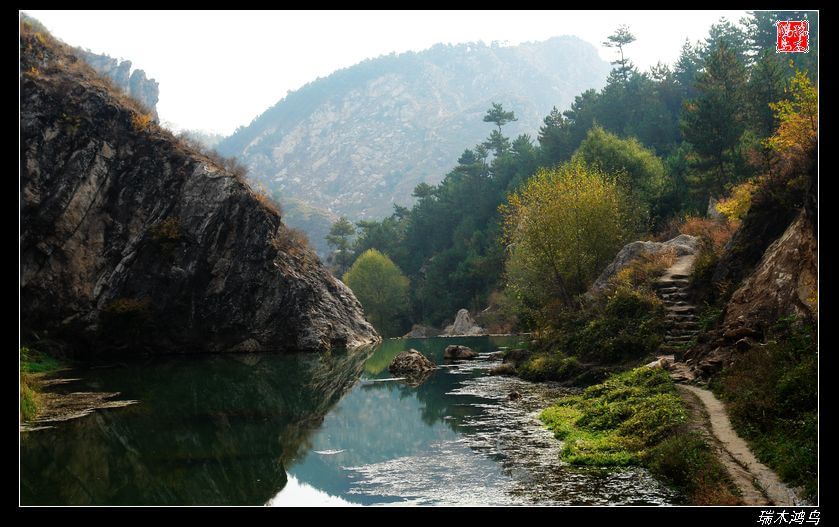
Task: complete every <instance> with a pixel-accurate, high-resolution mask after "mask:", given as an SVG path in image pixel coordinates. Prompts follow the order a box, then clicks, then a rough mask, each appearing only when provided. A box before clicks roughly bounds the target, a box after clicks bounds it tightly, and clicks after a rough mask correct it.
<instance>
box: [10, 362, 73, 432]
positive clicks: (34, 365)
mask: <svg viewBox="0 0 839 527" xmlns="http://www.w3.org/2000/svg"><path fill="white" fill-rule="evenodd" d="M64 365H65V364H64V362H62V361H60V360H59V359H56V358H55V357H52V356H50V355H47V354H46V353H41V352H40V351H37V350H34V349H32V348H28V347H26V346H23V347H21V348H20V413H21V415H22V416H23V420H24V421H31V420H32V419H34V418H35V416H36V415H37V413H38V390H37V388H36V387H35V386H34V385H33V383H32V382H31V381H30V378H29V376H30V375H32V374H35V373H47V372H51V371H54V370H57V369H59V368H62V367H63V366H64Z"/></svg>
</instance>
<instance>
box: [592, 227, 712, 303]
mask: <svg viewBox="0 0 839 527" xmlns="http://www.w3.org/2000/svg"><path fill="white" fill-rule="evenodd" d="M698 250H699V238H697V237H696V236H690V235H688V234H680V235H679V236H676V237H675V238H673V239H672V240H668V241H666V242H646V241H637V242H631V243H628V244H626V245H624V246H623V248H622V249H621V250H620V251H618V254H617V255H616V256H615V259H614V260H612V263H610V264H609V265H608V266H607V267H606V269H604V270H603V272H602V273H600V276H599V277H597V280H595V281H594V284H592V286H591V288H590V289H589V291H588V294H589V295H594V294H597V293H600V292H602V291H603V290H604V289H605V288H606V287H607V286H608V285H609V281H610V280H611V279H612V277H614V276H615V275H617V274H618V273H619V272H620V271H621V270H622V269H624V268H626V267H627V266H628V265H630V264H631V263H632V262H634V261H635V260H637V259H638V258H640V257H641V256H642V255H645V254H661V253H667V252H669V253H672V254H673V255H674V256H677V257H678V256H687V255H691V254H696V252H697V251H698Z"/></svg>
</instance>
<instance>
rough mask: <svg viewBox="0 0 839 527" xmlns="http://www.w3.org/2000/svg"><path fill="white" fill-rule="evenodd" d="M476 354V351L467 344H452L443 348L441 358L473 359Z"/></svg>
mask: <svg viewBox="0 0 839 527" xmlns="http://www.w3.org/2000/svg"><path fill="white" fill-rule="evenodd" d="M477 356H478V352H477V351H475V350H473V349H472V348H470V347H469V346H459V345H457V344H454V345H452V346H446V349H444V350H443V358H444V359H446V360H468V359H474V358H475V357H477Z"/></svg>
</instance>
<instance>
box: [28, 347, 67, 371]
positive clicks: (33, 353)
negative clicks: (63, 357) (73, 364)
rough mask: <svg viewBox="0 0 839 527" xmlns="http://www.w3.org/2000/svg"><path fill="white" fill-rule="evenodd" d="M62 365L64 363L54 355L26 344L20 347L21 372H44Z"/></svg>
mask: <svg viewBox="0 0 839 527" xmlns="http://www.w3.org/2000/svg"><path fill="white" fill-rule="evenodd" d="M63 366H64V363H63V362H61V361H60V360H58V359H56V358H55V357H52V356H50V355H47V354H45V353H41V352H39V351H37V350H33V349H31V348H27V347H26V346H24V347H22V348H20V371H21V372H23V373H45V372H49V371H53V370H57V369H59V368H61V367H63Z"/></svg>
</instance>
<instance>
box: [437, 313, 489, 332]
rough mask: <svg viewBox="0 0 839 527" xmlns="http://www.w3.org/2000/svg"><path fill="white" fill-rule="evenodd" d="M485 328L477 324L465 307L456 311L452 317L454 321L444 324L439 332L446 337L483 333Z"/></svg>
mask: <svg viewBox="0 0 839 527" xmlns="http://www.w3.org/2000/svg"><path fill="white" fill-rule="evenodd" d="M485 334H486V330H484V328H482V327H481V326H479V325H478V323H477V322H475V320H474V319H473V318H472V317H471V316H469V311H468V310H466V309H461V310H459V311H458V312H457V315H456V316H455V318H454V323H453V324H451V325H449V326H446V329H444V330H443V332H442V333H441V334H440V335H441V336H446V337H453V336H473V335H485Z"/></svg>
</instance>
